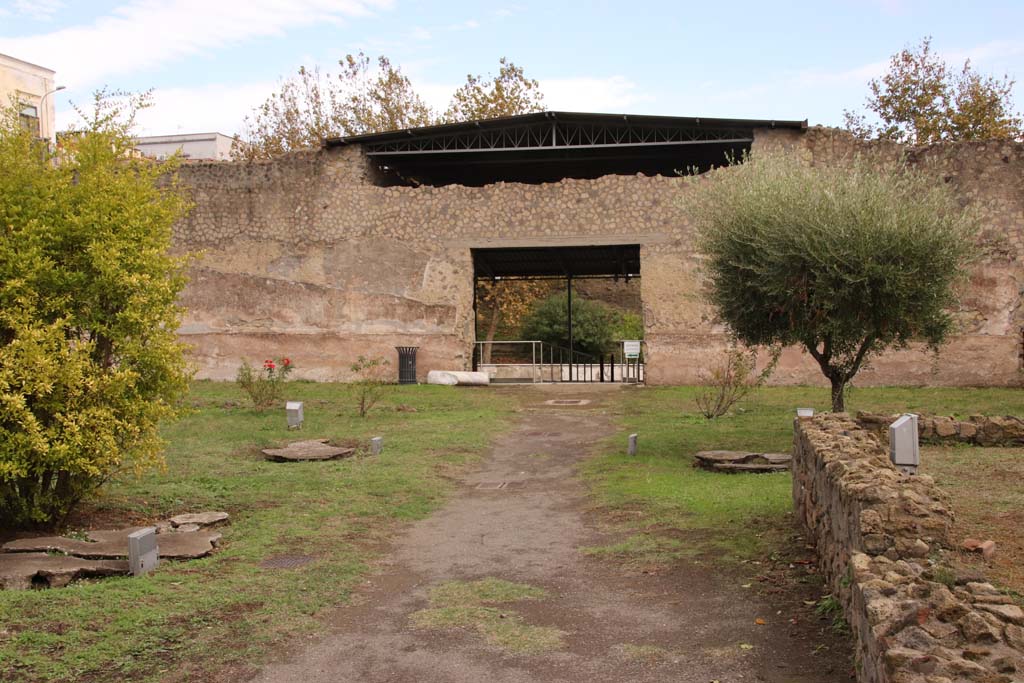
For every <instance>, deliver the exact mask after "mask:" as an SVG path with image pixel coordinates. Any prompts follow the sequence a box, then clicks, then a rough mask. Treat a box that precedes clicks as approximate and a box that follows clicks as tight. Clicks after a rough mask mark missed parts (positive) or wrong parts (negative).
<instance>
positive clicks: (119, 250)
mask: <svg viewBox="0 0 1024 683" xmlns="http://www.w3.org/2000/svg"><path fill="white" fill-rule="evenodd" d="M137 104H138V102H137V101H133V102H130V103H129V105H128V106H129V109H127V110H125V109H119V108H118V107H117V106H116V105H112V104H111V100H107V99H104V98H102V97H101V96H98V97H97V107H96V114H95V116H94V117H93V118H92V120H91V121H90V122H89V126H88V129H87V130H86V131H84V132H82V133H80V134H76V135H74V136H70V137H68V138H66V139H65V140H64V141H63V145H62V149H61V151H60V153H59V154H58V155H56V156H55V155H53V154H51V153H50V152H49V150H48V149H47V146H46V145H45V144H44V143H40V142H39V141H37V140H34V139H33V138H32V137H31V136H30V135H29V134H27V133H25V132H24V131H22V130H21V129H20V128H19V127H18V125H17V120H16V119H15V118H13V117H11V116H9V115H5V116H3V119H2V121H0V526H9V525H17V526H24V525H34V524H49V523H54V522H59V521H60V520H61V519H62V518H63V517H64V516H65V515H66V514H67V513H68V512H69V511H70V509H71V508H72V507H73V505H74V504H75V503H76V502H78V501H79V500H80V499H81V498H82V497H83V496H84V495H86V494H88V493H89V492H90V491H92V490H93V489H94V488H95V487H97V486H99V485H100V484H102V483H103V482H104V481H106V480H108V479H109V478H111V477H113V476H116V475H118V474H120V473H123V472H127V471H133V470H134V471H139V470H141V469H144V468H147V467H151V466H154V465H156V464H158V463H159V462H160V450H161V442H160V439H159V436H158V433H157V427H158V423H159V421H160V420H161V419H162V418H165V417H169V416H172V415H174V414H175V413H176V412H177V410H178V408H177V406H178V402H179V399H180V397H181V396H182V395H183V394H184V392H185V391H186V390H187V388H188V379H189V375H190V373H189V370H188V368H187V366H186V363H185V360H184V355H183V352H184V349H183V347H182V345H181V344H180V343H179V342H178V340H177V337H176V334H175V331H176V330H177V328H178V324H179V321H180V315H181V311H180V309H179V307H178V306H177V305H176V303H175V302H176V299H177V296H178V293H179V292H180V290H181V288H182V287H183V286H184V283H185V279H184V272H183V266H184V260H183V258H180V257H174V256H171V255H170V254H169V253H168V249H169V247H170V243H171V227H172V225H173V224H174V222H175V220H177V218H178V217H180V216H181V215H182V214H183V212H184V211H185V210H186V209H187V203H186V201H185V200H184V199H183V197H182V194H181V193H180V191H179V190H178V188H177V187H176V185H175V184H174V182H173V180H171V181H169V180H168V179H169V178H173V175H169V174H171V173H172V172H173V168H174V167H173V163H174V162H171V163H170V164H158V163H151V162H148V161H143V160H138V159H131V158H130V157H131V153H130V150H131V137H130V135H129V129H128V126H127V125H126V123H125V121H126V120H130V118H131V116H130V115H131V114H132V113H133V112H134V110H135V106H136V105H137ZM126 117H127V118H126Z"/></svg>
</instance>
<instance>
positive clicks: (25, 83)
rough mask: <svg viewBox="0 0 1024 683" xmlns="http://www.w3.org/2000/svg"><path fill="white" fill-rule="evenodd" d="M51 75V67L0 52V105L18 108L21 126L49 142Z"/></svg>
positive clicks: (52, 128)
mask: <svg viewBox="0 0 1024 683" xmlns="http://www.w3.org/2000/svg"><path fill="white" fill-rule="evenodd" d="M54 75H55V72H54V71H53V70H52V69H47V68H46V67H43V66H39V65H38V64H32V63H31V62H26V61H23V60H21V59H17V58H16V57H11V56H9V55H5V54H0V106H3V107H8V106H11V105H14V106H15V107H17V109H18V117H19V119H20V121H21V125H22V126H24V127H25V128H26V129H27V130H29V131H31V132H32V133H33V134H35V135H37V136H38V137H40V138H44V139H47V140H50V141H53V140H54V139H55V135H56V127H55V125H54V106H53V105H54V103H53V93H54V92H56V86H55V85H54Z"/></svg>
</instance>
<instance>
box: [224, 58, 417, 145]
mask: <svg viewBox="0 0 1024 683" xmlns="http://www.w3.org/2000/svg"><path fill="white" fill-rule="evenodd" d="M374 61H375V62H376V68H374V67H373V64H374ZM338 64H339V65H340V66H341V72H340V73H339V74H337V75H336V76H332V75H330V74H327V75H324V74H323V73H321V72H320V69H318V68H313V69H307V68H306V67H300V68H299V71H298V74H296V75H295V76H294V77H292V78H289V79H287V80H285V81H284V82H283V83H282V84H281V89H280V90H279V91H278V92H276V93H274V94H273V95H271V96H270V97H269V98H267V100H266V101H265V102H264V103H263V104H261V105H260V106H259V107H257V108H256V109H255V110H254V111H253V112H252V114H251V115H249V116H247V117H246V118H245V121H244V124H243V126H244V128H243V131H242V132H241V133H239V134H238V135H237V141H236V143H235V145H234V149H233V150H232V151H233V153H234V155H235V158H238V159H245V160H254V159H268V158H271V157H274V156H277V155H279V154H283V153H285V152H290V151H293V150H297V149H307V148H315V147H318V146H319V145H320V144H321V143H322V142H323V140H324V138H328V137H334V136H344V135H359V134H362V133H374V132H378V131H382V130H396V129H400V128H412V127H416V126H425V125H430V124H431V123H434V122H436V119H437V117H436V115H435V114H434V112H433V111H432V110H431V109H430V107H429V106H428V105H427V104H426V102H424V101H423V99H422V98H421V97H420V96H419V95H418V94H417V93H416V90H415V89H414V88H413V86H412V82H411V81H410V80H409V78H408V77H407V76H405V74H403V73H402V71H401V69H400V68H399V67H397V66H394V65H392V64H391V62H390V60H388V58H387V57H383V56H381V57H377V59H376V60H372V59H371V58H370V57H368V56H366V55H365V54H363V53H362V52H359V53H357V54H355V55H345V57H344V59H342V60H340V61H339V62H338Z"/></svg>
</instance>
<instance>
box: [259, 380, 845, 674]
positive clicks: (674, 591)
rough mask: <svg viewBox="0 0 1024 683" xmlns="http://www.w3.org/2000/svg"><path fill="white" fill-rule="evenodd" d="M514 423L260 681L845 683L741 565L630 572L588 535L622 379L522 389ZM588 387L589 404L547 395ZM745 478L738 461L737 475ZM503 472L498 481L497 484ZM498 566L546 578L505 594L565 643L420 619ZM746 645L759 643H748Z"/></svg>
mask: <svg viewBox="0 0 1024 683" xmlns="http://www.w3.org/2000/svg"><path fill="white" fill-rule="evenodd" d="M525 395H526V399H525V402H524V411H523V413H522V417H521V419H520V421H519V423H518V424H517V425H516V426H515V428H514V429H513V430H512V431H511V432H509V433H507V434H506V435H504V436H503V437H501V438H500V439H498V441H497V442H496V443H495V444H494V446H493V451H492V453H491V455H490V456H489V457H488V458H487V459H486V461H485V462H484V463H483V465H482V466H481V467H480V468H479V470H477V471H476V472H474V473H473V474H471V475H469V476H467V477H465V479H464V481H463V482H462V486H461V488H460V491H459V492H458V493H457V494H456V495H455V496H454V497H453V498H452V500H451V501H450V502H449V503H448V504H447V505H446V506H445V507H444V508H443V509H442V510H440V511H438V512H437V513H436V514H434V515H433V516H431V517H429V518H428V519H425V520H422V521H420V522H418V523H415V524H413V525H411V526H410V527H409V528H408V529H407V530H406V531H405V532H404V533H403V534H402V535H401V536H400V537H399V538H398V539H397V540H396V541H395V543H394V545H393V547H392V550H391V552H390V554H389V555H388V556H387V558H386V560H385V561H384V562H383V563H382V566H381V570H380V571H379V572H378V573H377V574H376V575H375V576H374V577H373V578H372V579H371V580H370V581H369V582H368V583H367V584H366V585H365V586H364V588H363V590H361V591H359V594H358V596H357V598H356V601H355V604H353V605H351V606H349V607H346V608H344V609H341V610H338V612H337V613H336V614H335V615H334V616H333V618H332V619H331V621H330V627H329V628H328V629H327V631H326V635H325V636H324V637H323V638H322V639H319V640H316V641H308V642H304V643H302V644H301V645H295V646H293V647H292V648H291V655H292V656H291V658H290V659H289V660H287V661H283V662H280V663H277V664H274V665H271V666H269V667H267V668H265V669H264V670H263V671H262V672H261V673H260V674H259V675H258V676H257V677H256V679H254V680H257V681H265V682H267V683H271V682H273V683H289V682H295V683H320V682H321V681H323V682H327V681H330V682H331V683H338V682H348V681H351V682H356V681H359V682H362V683H378V682H379V683H383V682H385V681H386V682H388V683H405V682H408V683H413V682H415V683H432V682H435V681H437V682H440V681H445V682H462V681H465V682H472V683H533V682H540V681H544V682H550V683H555V682H558V683H562V682H564V683H570V682H577V681H579V682H586V683H604V682H608V683H612V682H615V683H618V682H621V681H637V682H648V681H649V682H652V683H653V682H657V681H673V682H687V681H694V682H700V683H711V682H712V681H722V683H725V682H726V681H773V682H778V683H782V682H783V681H786V682H789V683H811V682H821V683H825V682H826V681H828V682H832V681H849V678H848V677H847V676H846V675H845V674H843V675H840V674H836V673H821V671H822V669H824V668H835V669H837V670H843V669H844V668H845V667H844V666H842V665H838V666H835V667H832V666H829V667H823V665H822V658H821V657H814V656H812V655H810V650H811V648H813V643H809V642H800V641H798V642H794V641H793V638H792V636H791V635H787V634H786V632H785V629H784V628H771V627H765V626H759V625H757V624H755V619H756V618H759V617H769V618H770V617H772V616H773V615H774V613H773V612H772V611H771V610H772V609H773V608H772V607H771V606H769V605H767V604H763V603H761V602H759V598H757V597H755V596H753V595H752V594H751V591H744V590H741V589H740V588H739V583H740V582H741V581H742V580H744V579H741V578H740V576H739V575H738V574H736V572H735V569H726V568H723V569H722V570H721V571H718V570H709V569H708V568H707V567H706V566H700V565H696V564H694V565H693V566H687V567H682V568H679V569H678V570H675V571H673V572H671V573H669V574H665V575H652V576H648V575H629V574H627V573H626V572H624V570H623V569H622V568H621V567H619V566H618V565H616V564H615V563H612V562H609V561H603V560H598V559H594V558H592V557H588V556H587V555H585V554H584V553H583V552H581V549H582V548H585V547H587V546H592V545H596V544H599V543H602V542H606V541H607V539H606V538H605V537H603V536H602V531H601V530H600V529H598V528H596V527H595V526H594V525H593V524H592V522H593V520H594V514H593V513H590V512H588V510H587V505H588V501H587V498H586V492H585V490H584V488H583V486H582V484H581V483H580V482H579V480H578V478H577V477H576V467H577V465H578V463H579V462H580V460H581V459H582V458H585V457H586V456H587V455H588V453H589V452H590V451H591V450H592V449H593V448H594V446H595V444H597V443H598V442H599V441H600V440H601V439H603V438H605V437H607V436H609V435H611V434H613V433H614V431H615V428H614V424H613V421H612V418H611V417H609V416H608V415H607V414H606V411H605V410H603V408H604V407H605V406H607V405H609V404H611V403H613V402H615V401H617V400H618V399H619V397H620V396H621V393H620V392H619V391H614V390H613V391H607V390H605V391H598V392H595V391H593V390H590V391H589V392H588V390H587V389H585V388H580V389H579V390H575V391H573V390H572V388H571V387H565V388H564V389H563V390H562V391H561V392H560V393H558V394H552V393H550V392H544V391H533V392H528V393H526V394H525ZM575 396H579V397H586V398H587V399H590V400H591V401H592V402H591V403H590V404H589V405H587V406H584V407H571V406H558V407H551V406H545V405H544V404H543V401H545V400H549V399H551V398H560V399H564V398H572V397H575ZM738 476H742V475H738ZM501 483H504V486H502V487H501V488H491V487H493V486H495V485H497V484H501ZM484 578H498V579H504V580H507V581H513V582H517V583H521V584H528V585H530V586H534V587H538V588H542V589H544V590H545V591H546V592H547V596H546V597H545V598H542V599H539V600H532V601H522V602H519V603H515V604H512V605H503V606H501V609H502V610H507V611H508V613H509V615H510V616H511V615H515V617H517V618H520V619H521V620H522V622H523V623H525V624H528V625H533V626H543V627H552V628H556V629H559V630H561V631H563V632H564V633H565V635H564V640H563V645H562V646H561V647H559V648H556V649H553V650H551V651H547V652H541V653H533V654H522V653H515V652H510V651H509V650H507V649H502V648H500V647H498V646H495V645H492V644H489V643H488V642H487V640H486V639H485V637H484V636H482V635H481V634H480V633H479V632H477V631H476V630H474V629H472V628H454V629H423V628H416V627H415V626H414V625H413V624H412V622H411V620H410V615H411V614H413V613H415V612H417V611H419V610H423V609H425V608H427V607H429V606H430V605H429V603H428V597H429V591H430V589H431V588H432V587H435V586H437V585H438V584H441V583H443V582H446V581H453V580H458V581H476V580H480V579H484ZM740 644H746V645H748V646H752V647H741V646H740Z"/></svg>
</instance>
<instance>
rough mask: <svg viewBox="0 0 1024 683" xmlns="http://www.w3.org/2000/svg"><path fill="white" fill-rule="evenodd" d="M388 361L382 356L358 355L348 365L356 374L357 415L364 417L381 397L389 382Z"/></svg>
mask: <svg viewBox="0 0 1024 683" xmlns="http://www.w3.org/2000/svg"><path fill="white" fill-rule="evenodd" d="M389 365H390V363H388V361H387V360H385V359H383V358H367V357H366V356H359V358H357V359H356V362H355V363H353V364H352V365H350V366H349V368H350V369H351V370H352V373H353V374H354V375H355V376H356V379H355V381H354V382H353V384H355V386H356V398H357V399H358V403H357V407H358V409H359V417H366V414H367V413H368V412H370V409H371V408H373V406H374V405H376V403H377V401H379V400H380V399H381V397H382V396H383V395H384V392H385V391H387V388H388V386H389V385H390V384H391V382H390V381H389V379H388V366H389Z"/></svg>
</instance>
